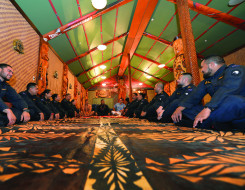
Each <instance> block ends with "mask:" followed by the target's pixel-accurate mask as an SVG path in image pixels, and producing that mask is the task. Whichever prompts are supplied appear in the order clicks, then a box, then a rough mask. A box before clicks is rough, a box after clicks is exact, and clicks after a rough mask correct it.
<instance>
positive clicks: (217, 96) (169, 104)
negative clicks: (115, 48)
mask: <svg viewBox="0 0 245 190" xmlns="http://www.w3.org/2000/svg"><path fill="white" fill-rule="evenodd" d="M201 72H202V73H203V77H204V80H203V81H201V82H200V84H199V85H198V86H197V87H196V86H194V85H193V84H192V75H191V74H190V73H182V75H181V76H180V78H179V79H178V80H177V84H178V87H177V89H176V90H175V92H174V93H173V94H172V95H171V96H170V97H169V96H168V94H167V93H166V92H165V91H164V85H163V83H157V84H156V85H155V88H154V90H155V92H156V96H155V97H154V98H153V99H152V100H151V101H150V102H148V101H147V100H146V99H145V94H143V93H139V94H137V93H134V94H133V95H132V102H130V103H127V105H125V104H124V103H123V101H124V100H123V99H120V100H119V102H118V103H117V104H115V106H114V108H113V111H111V110H110V109H109V107H108V106H107V105H106V104H105V101H104V100H103V99H102V100H101V104H100V105H98V106H97V108H96V110H95V111H92V106H91V105H90V104H88V100H86V101H85V105H84V106H83V108H82V113H83V116H92V115H98V116H105V115H110V114H114V115H123V116H127V117H136V118H140V119H148V120H150V121H159V122H163V123H172V122H174V123H175V124H176V125H180V126H188V127H200V128H219V127H231V126H232V127H233V126H234V127H237V126H238V127H242V128H244V126H245V66H241V65H234V64H231V65H229V66H227V65H226V64H225V61H224V59H223V58H222V57H220V56H209V57H206V58H205V59H204V60H203V61H202V62H201ZM12 75H13V69H12V68H11V66H10V65H7V64H0V90H1V91H0V126H4V125H7V124H8V125H12V124H14V123H18V122H21V121H22V122H26V121H29V120H30V119H31V120H40V121H42V120H45V119H46V120H47V119H50V120H51V119H59V118H64V117H75V116H77V115H78V114H79V110H78V109H77V108H76V107H75V102H73V103H72V101H70V99H71V95H70V94H67V95H66V96H65V98H64V99H63V100H62V101H61V102H59V101H60V96H59V95H58V94H53V95H52V94H51V91H50V90H49V89H46V90H45V91H44V92H43V93H42V95H41V97H37V92H38V88H37V85H36V84H35V83H29V84H28V85H27V89H26V91H24V92H21V93H19V94H17V93H16V91H15V90H14V89H13V88H12V87H11V86H10V85H9V84H8V83H6V81H8V80H9V79H10V78H11V77H12ZM206 94H209V95H210V96H211V100H210V101H209V102H208V103H206V104H205V105H203V97H204V96H205V95H206ZM51 97H52V101H51V100H50V98H51ZM5 100H7V101H8V102H10V103H11V104H12V107H10V106H8V105H7V104H6V102H5Z"/></svg>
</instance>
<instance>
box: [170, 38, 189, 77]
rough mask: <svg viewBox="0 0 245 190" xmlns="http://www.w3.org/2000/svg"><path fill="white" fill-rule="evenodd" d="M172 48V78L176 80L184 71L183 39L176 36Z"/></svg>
mask: <svg viewBox="0 0 245 190" xmlns="http://www.w3.org/2000/svg"><path fill="white" fill-rule="evenodd" d="M173 48H174V53H175V60H174V64H173V69H174V78H175V80H178V79H179V77H180V75H181V73H184V72H186V64H185V57H184V48H183V41H182V39H181V38H178V39H176V40H175V41H174V42H173Z"/></svg>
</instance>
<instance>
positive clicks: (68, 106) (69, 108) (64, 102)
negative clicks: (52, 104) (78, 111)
mask: <svg viewBox="0 0 245 190" xmlns="http://www.w3.org/2000/svg"><path fill="white" fill-rule="evenodd" d="M70 100H71V94H69V93H67V94H66V96H65V98H64V99H63V100H62V101H61V105H62V107H63V109H64V110H65V111H66V113H67V117H69V118H72V117H75V110H74V109H73V108H72V103H71V102H70Z"/></svg>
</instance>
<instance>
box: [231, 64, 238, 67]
mask: <svg viewBox="0 0 245 190" xmlns="http://www.w3.org/2000/svg"><path fill="white" fill-rule="evenodd" d="M239 66H240V65H235V64H234V65H232V66H231V67H233V68H234V67H239Z"/></svg>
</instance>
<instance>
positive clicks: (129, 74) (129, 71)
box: [127, 54, 132, 102]
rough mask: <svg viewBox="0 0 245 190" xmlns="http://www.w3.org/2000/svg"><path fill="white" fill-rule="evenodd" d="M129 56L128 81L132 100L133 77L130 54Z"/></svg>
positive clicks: (130, 99)
mask: <svg viewBox="0 0 245 190" xmlns="http://www.w3.org/2000/svg"><path fill="white" fill-rule="evenodd" d="M127 57H128V60H127V61H128V81H129V101H130V102H132V78H131V66H130V55H129V54H128V55H127Z"/></svg>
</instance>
